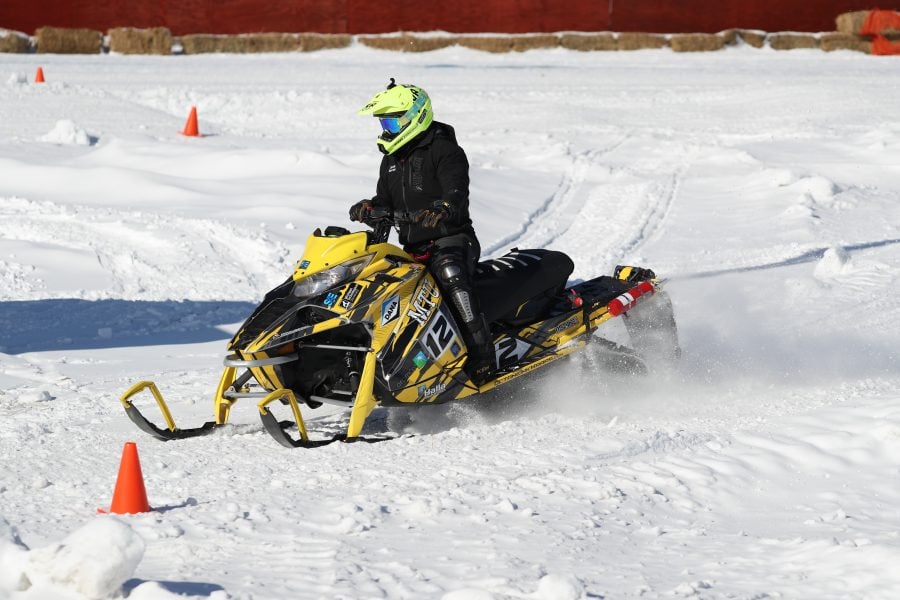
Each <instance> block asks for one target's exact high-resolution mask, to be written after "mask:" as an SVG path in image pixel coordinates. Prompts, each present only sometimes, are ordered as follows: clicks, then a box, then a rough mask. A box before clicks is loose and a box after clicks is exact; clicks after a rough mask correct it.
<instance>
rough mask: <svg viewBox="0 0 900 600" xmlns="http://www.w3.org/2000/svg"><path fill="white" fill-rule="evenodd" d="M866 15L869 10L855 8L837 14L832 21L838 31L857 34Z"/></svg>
mask: <svg viewBox="0 0 900 600" xmlns="http://www.w3.org/2000/svg"><path fill="white" fill-rule="evenodd" d="M868 16H869V11H867V10H856V11H853V12H846V13H843V14H840V15H838V16H837V18H835V20H834V22H835V24H836V25H837V30H838V32H840V33H848V34H852V35H859V33H860V32H861V31H862V28H863V24H864V23H865V22H866V17H868Z"/></svg>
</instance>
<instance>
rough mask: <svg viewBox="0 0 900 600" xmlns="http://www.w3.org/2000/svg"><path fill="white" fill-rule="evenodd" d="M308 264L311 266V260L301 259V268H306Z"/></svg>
mask: <svg viewBox="0 0 900 600" xmlns="http://www.w3.org/2000/svg"><path fill="white" fill-rule="evenodd" d="M308 266H309V261H308V260H301V261H300V268H301V269H305V268H306V267H308Z"/></svg>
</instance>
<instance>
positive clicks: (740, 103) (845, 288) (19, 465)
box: [0, 47, 900, 600]
mask: <svg viewBox="0 0 900 600" xmlns="http://www.w3.org/2000/svg"><path fill="white" fill-rule="evenodd" d="M38 59H39V60H40V65H41V66H42V67H43V69H44V74H45V77H46V79H47V83H45V84H42V85H36V84H33V83H31V80H32V79H33V74H34V71H35V69H36V67H37V66H38V63H37V61H38ZM897 66H898V65H897V61H896V60H895V59H892V58H879V57H870V56H865V55H860V54H852V53H845V52H835V53H831V54H825V53H820V52H818V51H803V50H798V51H793V52H782V53H776V52H773V51H758V50H752V49H746V48H736V49H730V50H727V51H723V52H718V53H711V54H700V55H675V54H672V53H671V52H669V51H668V50H659V51H655V50H654V51H640V52H632V53H577V52H570V51H565V50H561V49H557V50H547V51H531V52H527V53H522V54H508V55H489V54H483V53H479V52H477V51H474V50H467V49H464V48H449V49H444V50H440V51H437V52H431V53H427V54H421V55H404V54H395V53H389V52H383V51H378V50H373V49H368V48H363V47H353V48H349V49H345V50H338V51H326V52H317V53H310V54H291V55H255V56H227V55H210V56H196V57H124V56H114V55H110V56H71V57H69V56H49V55H48V56H40V57H36V56H29V55H0V457H2V470H0V598H9V599H14V600H36V599H45V598H61V599H82V598H109V597H113V598H116V597H123V596H125V597H128V598H132V599H137V600H144V599H158V598H162V599H165V598H176V597H178V598H184V597H193V598H214V599H216V600H223V599H225V598H234V599H251V598H252V599H284V598H294V599H304V598H343V599H351V598H398V599H402V598H410V599H413V598H415V599H420V598H440V599H444V600H463V599H468V600H486V599H495V600H499V599H506V598H510V599H519V598H530V599H542V600H551V599H552V600H574V599H580V598H617V599H618V598H636V597H651V598H653V597H691V598H745V599H750V598H809V599H817V600H823V599H831V598H867V599H868V598H886V599H887V598H896V597H898V596H900V570H898V569H896V565H897V564H900V509H898V507H900V485H898V482H900V391H898V389H900V359H898V355H897V348H898V347H900V328H898V326H897V323H898V322H900V278H898V274H900V226H898V224H900V103H898V102H897V98H898V96H900V69H898V68H897ZM389 77H396V78H397V79H398V81H401V82H409V83H416V84H418V85H421V86H423V87H424V88H426V89H427V90H428V91H429V92H430V94H431V96H432V98H433V101H434V110H435V113H436V116H437V118H438V120H441V121H445V122H449V123H451V124H453V125H454V126H455V127H456V131H457V135H458V137H459V140H460V142H461V144H462V146H463V147H464V148H465V150H466V151H467V153H468V156H469V160H470V162H471V167H472V168H471V179H472V189H471V198H472V213H473V217H474V220H475V225H476V228H477V231H478V232H479V235H480V237H481V240H482V245H483V247H484V250H485V251H484V254H485V256H496V255H498V254H500V253H502V252H504V251H505V250H506V249H508V248H510V247H513V246H518V247H520V248H527V247H547V248H553V249H557V250H562V251H565V252H567V253H569V254H570V255H571V256H572V258H573V260H574V261H575V264H576V271H575V273H574V275H573V277H574V278H575V279H584V278H588V277H593V276H595V275H598V274H603V273H611V270H612V268H613V267H614V266H615V265H616V264H619V263H630V264H640V265H644V266H649V267H652V268H653V269H655V270H656V272H657V273H658V274H659V275H660V276H662V277H665V278H667V279H668V284H667V285H668V290H669V292H670V294H671V298H672V301H673V303H674V307H675V312H676V317H677V320H678V323H679V328H680V335H681V342H682V346H683V352H684V356H683V360H682V362H681V364H680V365H679V366H678V367H677V369H676V370H674V371H670V372H659V373H656V374H654V375H652V376H649V377H643V378H636V377H628V376H623V375H621V374H614V373H605V372H603V371H601V370H598V369H597V368H596V365H593V364H592V362H591V359H590V357H589V356H588V357H587V358H581V359H577V360H570V361H568V362H567V364H565V365H563V366H560V367H559V368H556V369H554V370H553V371H552V372H549V373H548V372H542V374H541V377H540V378H537V379H534V380H532V381H531V382H529V383H528V384H527V385H525V384H523V385H518V386H513V387H511V389H509V390H506V391H505V392H504V393H502V394H497V395H495V396H493V397H489V398H482V399H474V400H472V401H469V402H466V403H461V404H459V405H454V406H451V407H449V408H446V407H444V408H441V407H425V408H422V409H419V410H414V411H409V412H402V411H396V410H393V411H388V410H386V409H378V410H377V411H376V413H374V415H373V417H372V419H371V420H370V421H369V422H368V423H367V427H366V429H365V430H364V435H372V436H386V435H388V434H390V436H393V437H392V439H390V440H388V441H384V442H381V443H373V444H332V445H329V446H327V447H323V448H318V449H315V450H293V451H289V450H287V449H285V448H282V447H281V446H279V445H277V444H276V443H275V442H274V441H273V440H272V439H271V438H270V437H269V436H268V434H266V433H265V431H264V430H263V429H262V426H261V425H260V423H259V421H258V418H257V416H256V414H257V413H256V409H255V407H254V406H253V404H252V403H248V404H246V405H242V404H240V403H239V404H238V405H237V406H236V407H235V409H234V410H233V412H232V420H233V422H234V424H233V425H232V426H229V427H228V428H227V429H225V430H223V431H221V432H217V433H216V434H215V435H212V436H209V437H203V438H197V439H192V440H187V441H182V442H171V443H162V442H158V441H156V440H153V439H151V438H149V437H147V436H145V435H144V434H142V433H141V432H139V431H138V430H137V429H136V428H135V427H134V426H133V425H132V423H131V422H130V421H129V420H128V419H127V417H126V415H125V414H124V411H122V407H121V405H120V403H119V401H118V397H119V396H120V394H121V393H122V392H123V391H124V390H125V389H126V388H127V387H128V386H129V385H131V384H132V383H134V382H135V381H138V380H141V379H153V380H155V381H157V383H158V384H159V385H160V388H161V389H162V391H163V393H164V394H165V395H166V397H167V399H168V400H169V402H170V405H171V407H172V410H173V413H174V414H175V416H176V419H177V421H178V423H179V424H180V425H182V426H192V425H197V424H200V423H202V422H203V421H206V420H208V419H209V418H210V415H211V409H212V405H211V398H212V395H213V393H214V390H215V384H216V382H217V378H218V375H219V370H220V368H221V360H222V355H223V350H224V344H225V341H226V340H227V338H228V336H229V334H230V332H233V331H234V330H235V328H236V327H237V326H238V325H239V323H240V322H241V321H242V319H243V318H244V317H245V316H246V315H247V314H249V312H250V311H251V310H252V308H253V307H254V306H255V304H256V303H257V302H258V301H259V300H260V299H261V298H262V296H263V294H264V293H265V292H266V291H267V290H268V289H269V288H270V287H272V286H273V285H275V284H276V283H279V282H280V281H283V279H284V278H285V277H286V276H287V274H288V273H289V272H290V270H291V267H292V265H293V263H294V261H295V260H296V259H297V257H299V256H300V254H301V251H302V247H303V244H304V241H305V239H306V236H307V235H308V234H309V233H310V232H311V231H312V230H313V229H314V228H316V227H320V226H325V225H329V224H334V225H342V226H351V224H350V223H349V221H348V219H347V208H348V206H349V205H350V204H351V203H353V202H355V201H356V200H358V199H360V198H363V197H367V196H370V195H371V194H372V193H373V191H374V187H375V181H376V176H377V166H378V163H379V160H380V155H379V154H378V152H377V150H376V148H375V136H376V135H377V134H378V128H377V125H376V124H375V123H374V122H373V121H372V120H371V119H370V118H365V117H358V116H356V110H357V109H359V107H361V106H362V105H363V104H364V103H365V102H366V101H367V100H368V99H369V97H370V96H371V95H372V94H374V93H375V92H376V91H377V90H379V89H380V88H382V87H383V86H384V85H385V84H386V83H387V81H388V78H389ZM192 105H195V106H197V108H198V111H199V115H200V129H201V132H202V133H203V134H204V136H203V137H200V138H187V137H183V136H181V135H179V134H178V132H179V131H180V130H181V129H182V127H183V124H184V120H185V118H186V117H187V114H188V111H189V108H190V106H192ZM612 333H613V334H614V336H615V335H621V333H622V332H621V331H618V332H617V331H615V330H613V332H612ZM306 415H307V418H308V425H309V426H310V428H311V429H312V430H313V431H314V432H315V435H318V436H323V435H331V434H333V433H335V432H338V431H341V430H342V429H343V428H344V427H345V426H346V420H347V418H348V415H346V414H344V413H341V412H335V411H331V412H329V411H328V410H327V409H320V410H319V411H315V412H312V411H307V412H306ZM129 440H135V441H137V442H138V446H139V451H140V457H141V460H142V466H143V473H144V478H145V481H146V486H147V489H148V494H149V500H150V503H151V505H152V506H153V507H154V510H153V511H152V512H149V513H144V514H139V515H133V516H102V515H98V514H97V509H98V508H101V507H107V506H109V501H110V498H111V494H112V490H113V485H114V483H115V479H116V472H117V468H118V464H119V457H120V454H121V451H122V446H123V443H124V442H126V441H129Z"/></svg>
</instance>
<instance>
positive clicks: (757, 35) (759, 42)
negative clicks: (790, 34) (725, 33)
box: [737, 29, 766, 48]
mask: <svg viewBox="0 0 900 600" xmlns="http://www.w3.org/2000/svg"><path fill="white" fill-rule="evenodd" d="M737 33H738V37H739V38H740V39H741V40H743V42H744V43H745V44H747V45H748V46H753V47H754V48H762V47H763V46H765V45H766V32H765V31H759V30H757V29H738V30H737Z"/></svg>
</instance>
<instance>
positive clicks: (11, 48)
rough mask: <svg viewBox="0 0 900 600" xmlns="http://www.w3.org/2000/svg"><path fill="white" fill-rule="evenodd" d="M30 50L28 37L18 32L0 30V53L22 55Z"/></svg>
mask: <svg viewBox="0 0 900 600" xmlns="http://www.w3.org/2000/svg"><path fill="white" fill-rule="evenodd" d="M30 49H31V38H30V37H28V36H27V35H25V34H24V33H21V32H19V31H12V30H11V29H0V53H6V54H24V53H25V52H28V51H29V50H30Z"/></svg>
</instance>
